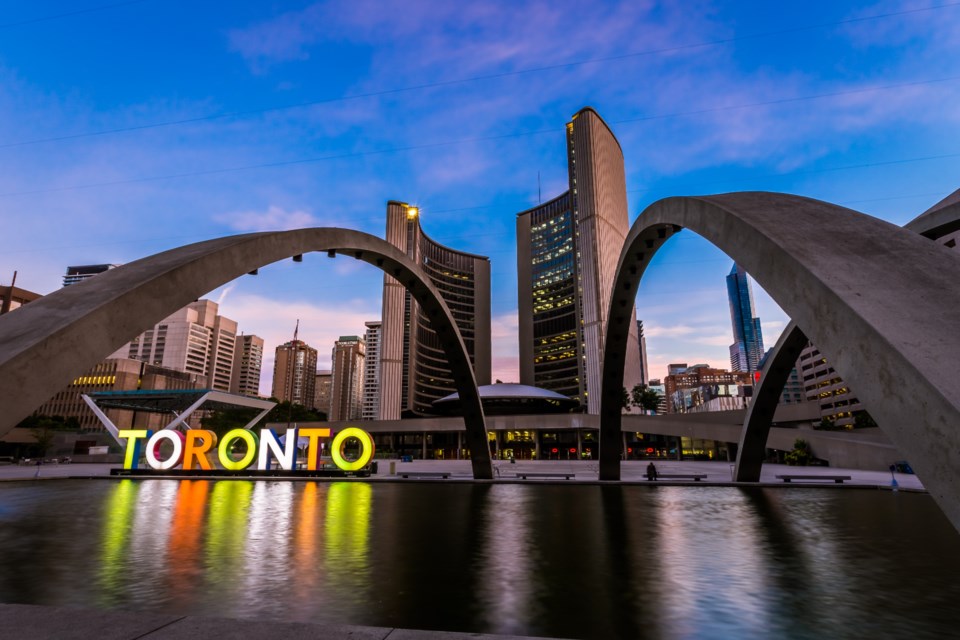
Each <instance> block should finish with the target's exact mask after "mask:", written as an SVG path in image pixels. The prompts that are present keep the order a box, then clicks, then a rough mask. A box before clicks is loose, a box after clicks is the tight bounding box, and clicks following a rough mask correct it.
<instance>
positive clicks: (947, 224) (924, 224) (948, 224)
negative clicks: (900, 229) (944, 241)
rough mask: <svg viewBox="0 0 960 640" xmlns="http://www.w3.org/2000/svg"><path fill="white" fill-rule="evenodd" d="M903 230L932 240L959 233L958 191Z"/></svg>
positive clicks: (959, 191) (959, 197)
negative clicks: (955, 232)
mask: <svg viewBox="0 0 960 640" xmlns="http://www.w3.org/2000/svg"><path fill="white" fill-rule="evenodd" d="M904 228H905V229H909V230H910V231H913V232H915V233H919V234H920V235H922V236H924V237H927V238H930V239H932V240H937V239H939V238H942V237H943V236H945V235H947V234H950V233H953V232H954V231H960V189H958V190H956V191H954V192H953V193H951V194H950V195H949V196H947V197H946V198H944V199H943V200H941V201H940V202H938V203H937V204H935V205H933V206H932V207H930V208H929V209H927V210H926V211H924V212H923V213H921V214H920V215H919V216H917V217H916V218H914V219H913V220H911V221H910V222H908V223H907V224H905V225H904Z"/></svg>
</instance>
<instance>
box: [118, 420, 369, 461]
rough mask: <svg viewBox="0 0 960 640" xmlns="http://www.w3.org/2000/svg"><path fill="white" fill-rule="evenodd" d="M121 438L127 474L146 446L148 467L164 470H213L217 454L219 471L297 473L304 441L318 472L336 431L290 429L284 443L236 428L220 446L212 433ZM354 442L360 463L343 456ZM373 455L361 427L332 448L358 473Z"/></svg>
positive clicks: (141, 432)
mask: <svg viewBox="0 0 960 640" xmlns="http://www.w3.org/2000/svg"><path fill="white" fill-rule="evenodd" d="M118 435H119V437H120V438H122V439H124V440H126V441H127V446H126V454H125V455H124V458H123V468H124V469H137V468H138V467H139V464H140V455H141V452H142V451H143V447H144V446H145V447H146V451H145V452H144V454H145V457H146V460H147V465H148V466H149V467H150V468H151V469H156V470H160V471H163V470H168V469H173V468H174V467H176V466H178V465H183V469H184V470H191V469H213V462H212V460H211V457H212V456H213V455H216V456H217V460H218V461H219V462H220V466H222V467H223V468H224V469H227V470H228V471H243V470H245V469H249V468H250V467H251V466H252V465H253V464H254V461H256V465H257V466H256V468H257V469H258V470H263V471H266V470H269V469H270V466H271V463H272V460H275V461H276V463H277V466H278V467H279V468H281V469H285V470H287V471H293V470H294V469H296V468H297V452H298V448H297V444H298V442H299V441H300V440H301V439H305V440H306V447H305V449H306V469H307V470H308V471H316V470H317V466H318V464H319V460H320V451H321V449H322V447H323V445H322V444H321V442H320V440H321V438H329V437H330V435H331V431H330V429H326V428H322V429H320V428H311V429H306V428H300V429H287V433H286V434H285V436H284V437H282V438H281V437H280V436H279V435H277V432H276V431H273V430H272V429H261V430H260V434H259V435H257V434H256V433H254V432H253V431H249V430H247V429H234V430H233V431H228V432H227V433H226V434H225V435H224V436H223V438H222V439H221V440H220V443H219V446H217V434H215V433H214V432H213V431H209V430H207V429H191V430H189V431H187V432H186V433H180V432H179V431H173V430H168V429H164V430H162V431H157V432H155V433H154V432H153V431H149V430H147V429H121V430H120V433H119V434H118ZM350 439H355V440H357V441H358V442H359V444H360V455H359V456H357V458H356V459H355V460H348V459H347V458H346V456H345V455H344V449H345V448H346V445H347V443H348V442H349V441H350ZM236 442H243V443H244V444H245V445H246V453H244V454H243V456H242V457H241V458H240V459H239V460H235V459H234V456H233V453H232V451H233V446H234V443H236ZM165 443H166V444H167V445H168V446H167V447H166V449H167V450H168V451H169V452H170V453H169V454H167V455H166V456H164V455H163V454H162V453H161V446H162V445H164V444H165ZM373 452H374V446H373V438H371V437H370V434H369V433H367V432H366V431H364V430H362V429H358V428H357V427H347V428H346V429H343V430H341V431H340V432H339V433H337V435H336V436H334V438H333V442H332V443H331V445H330V455H331V458H332V459H333V463H334V464H335V465H337V467H338V468H340V469H342V470H343V471H357V470H358V469H362V468H363V467H365V466H367V464H369V463H370V461H371V460H372V459H373Z"/></svg>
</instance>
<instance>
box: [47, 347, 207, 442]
mask: <svg viewBox="0 0 960 640" xmlns="http://www.w3.org/2000/svg"><path fill="white" fill-rule="evenodd" d="M206 386H207V379H206V378H205V377H204V376H203V375H200V374H194V373H186V372H183V371H176V370H174V369H168V368H166V367H161V366H157V365H152V364H148V363H146V362H141V361H139V360H132V359H129V358H108V359H106V360H104V361H103V362H101V363H99V364H97V365H94V366H93V367H92V368H91V369H90V370H89V371H87V372H86V373H84V374H83V375H80V376H77V378H76V379H75V380H74V381H73V382H71V383H70V385H68V386H67V387H66V388H65V389H64V390H62V391H60V392H59V393H57V394H56V395H55V396H53V397H52V398H50V400H48V401H47V402H45V403H44V404H43V405H42V406H40V407H39V408H38V409H37V410H36V411H34V415H43V416H63V417H64V418H68V419H69V418H76V419H77V420H78V421H79V423H80V429H81V430H82V431H88V432H99V431H104V430H105V429H104V427H103V424H102V423H101V422H100V420H99V418H97V417H96V415H94V413H93V411H91V410H90V407H88V406H87V404H86V403H85V402H84V401H83V399H82V398H81V397H80V395H81V394H90V393H97V392H107V391H143V390H163V389H203V388H205V387H206ZM105 413H106V414H107V417H108V418H110V420H111V422H113V424H115V425H116V426H117V428H119V429H132V428H137V429H160V428H163V426H164V425H165V424H166V423H168V422H170V421H171V420H172V419H173V417H172V416H166V415H161V414H156V413H146V412H143V411H138V412H134V411H128V410H126V409H107V410H106V411H105ZM192 425H193V426H199V422H194V423H192Z"/></svg>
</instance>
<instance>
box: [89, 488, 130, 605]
mask: <svg viewBox="0 0 960 640" xmlns="http://www.w3.org/2000/svg"><path fill="white" fill-rule="evenodd" d="M112 489H113V490H112V491H111V492H110V493H109V494H108V495H107V497H106V511H105V513H104V515H105V516H106V517H105V518H104V523H103V528H102V530H101V531H102V538H103V543H102V544H101V549H102V550H103V551H102V555H101V560H100V572H99V576H98V578H99V580H98V582H99V586H100V590H99V591H98V594H99V596H100V598H99V602H100V604H101V605H103V606H110V605H115V604H117V603H118V602H119V597H118V596H119V595H120V594H121V593H122V591H123V582H124V578H125V577H126V563H127V561H128V553H129V549H128V547H129V546H130V533H131V531H130V530H131V528H132V523H133V510H134V508H135V506H136V504H137V493H138V490H139V489H140V483H139V482H137V481H135V480H120V481H119V482H117V484H116V485H115V486H114V487H112Z"/></svg>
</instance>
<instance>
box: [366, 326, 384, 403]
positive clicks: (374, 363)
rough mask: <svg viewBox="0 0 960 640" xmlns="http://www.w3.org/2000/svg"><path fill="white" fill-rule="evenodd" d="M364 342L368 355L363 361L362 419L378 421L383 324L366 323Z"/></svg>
mask: <svg viewBox="0 0 960 640" xmlns="http://www.w3.org/2000/svg"><path fill="white" fill-rule="evenodd" d="M365 325H366V327H367V331H366V333H364V335H363V342H364V344H365V345H366V355H365V357H364V360H363V411H362V415H361V419H363V420H377V419H378V418H379V417H380V332H381V329H382V328H383V323H382V322H379V321H376V320H374V321H371V322H367V323H365Z"/></svg>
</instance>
